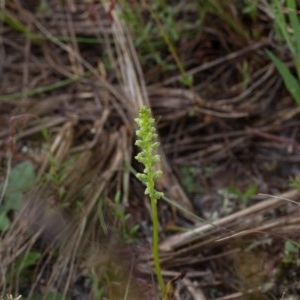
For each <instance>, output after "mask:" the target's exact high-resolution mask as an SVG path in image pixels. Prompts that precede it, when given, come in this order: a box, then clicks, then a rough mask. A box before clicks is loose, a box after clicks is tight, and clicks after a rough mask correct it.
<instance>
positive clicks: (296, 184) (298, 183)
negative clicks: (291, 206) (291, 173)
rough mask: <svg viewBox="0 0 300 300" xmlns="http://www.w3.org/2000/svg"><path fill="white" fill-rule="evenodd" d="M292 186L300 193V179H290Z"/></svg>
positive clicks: (297, 177)
mask: <svg viewBox="0 0 300 300" xmlns="http://www.w3.org/2000/svg"><path fill="white" fill-rule="evenodd" d="M290 186H291V187H292V188H294V189H296V190H298V191H299V192H300V177H299V176H296V177H294V178H291V179H290Z"/></svg>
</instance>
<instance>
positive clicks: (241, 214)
mask: <svg viewBox="0 0 300 300" xmlns="http://www.w3.org/2000/svg"><path fill="white" fill-rule="evenodd" d="M282 198H288V199H291V200H296V199H298V198H299V192H298V191H296V190H291V191H289V192H286V193H284V194H282V195H280V196H278V198H276V199H274V198H269V199H266V200H263V201H261V203H258V204H255V205H252V206H250V207H248V208H246V209H244V210H241V211H238V212H236V213H234V214H231V215H229V216H227V217H224V218H222V219H219V220H217V221H215V222H212V223H208V224H205V225H200V226H198V227H196V228H194V229H191V230H189V231H187V232H185V233H180V234H177V235H173V236H171V237H170V238H168V239H166V240H164V241H163V242H162V243H161V244H160V248H161V250H162V251H171V250H173V249H176V248H182V247H185V246H187V245H188V244H190V243H192V242H195V241H197V239H202V238H204V237H205V236H207V235H212V236H214V235H215V234H216V232H217V231H219V232H220V231H226V230H227V229H226V228H228V230H229V228H230V227H232V226H230V223H232V222H235V221H236V220H243V222H244V224H245V223H246V224H247V222H245V219H246V218H250V219H249V221H250V222H248V226H250V227H251V228H252V227H253V221H251V219H252V218H253V217H254V216H257V215H258V214H260V213H261V214H262V213H263V212H264V211H266V210H273V209H275V208H277V207H278V206H280V205H283V204H284V202H283V200H282ZM229 226H230V227H229ZM212 231H214V233H212ZM229 235H230V234H229Z"/></svg>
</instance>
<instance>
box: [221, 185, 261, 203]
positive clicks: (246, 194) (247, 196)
mask: <svg viewBox="0 0 300 300" xmlns="http://www.w3.org/2000/svg"><path fill="white" fill-rule="evenodd" d="M227 191H228V192H229V193H230V194H232V195H233V196H234V197H235V198H236V199H237V200H238V201H240V202H242V204H243V205H247V204H249V201H250V200H251V198H252V197H253V196H254V195H255V194H256V193H257V186H256V185H251V186H249V187H248V188H246V189H245V190H240V189H238V188H237V187H233V186H231V187H228V188H227Z"/></svg>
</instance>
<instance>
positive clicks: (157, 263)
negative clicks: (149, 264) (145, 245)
mask: <svg viewBox="0 0 300 300" xmlns="http://www.w3.org/2000/svg"><path fill="white" fill-rule="evenodd" d="M150 201H151V212H152V223H153V242H152V254H153V259H154V268H155V273H156V276H157V280H158V283H159V286H160V289H161V292H162V294H164V292H165V284H164V281H163V277H162V274H161V267H160V261H159V238H158V237H159V228H158V213H157V200H156V199H155V198H154V197H153V196H151V195H150Z"/></svg>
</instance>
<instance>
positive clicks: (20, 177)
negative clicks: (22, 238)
mask: <svg viewBox="0 0 300 300" xmlns="http://www.w3.org/2000/svg"><path fill="white" fill-rule="evenodd" d="M34 181H35V173H34V168H33V165H32V163H31V162H29V161H25V162H22V163H20V164H18V165H16V166H15V167H14V168H13V169H12V171H11V172H10V173H9V174H8V176H7V178H6V180H5V181H4V182H3V183H2V184H1V185H0V194H1V197H0V198H1V201H0V204H1V206H0V231H5V230H7V229H8V227H9V225H10V221H9V218H8V216H7V215H8V213H9V212H10V211H14V210H18V209H19V208H20V206H21V203H22V198H23V194H24V193H25V192H27V191H28V190H29V189H30V187H32V185H33V183H34Z"/></svg>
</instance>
